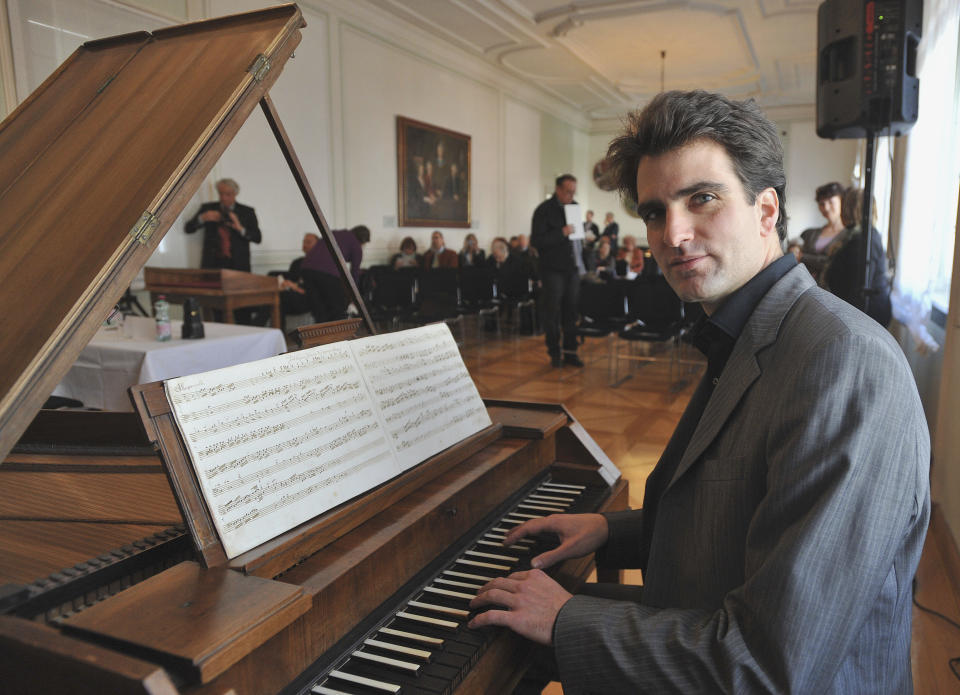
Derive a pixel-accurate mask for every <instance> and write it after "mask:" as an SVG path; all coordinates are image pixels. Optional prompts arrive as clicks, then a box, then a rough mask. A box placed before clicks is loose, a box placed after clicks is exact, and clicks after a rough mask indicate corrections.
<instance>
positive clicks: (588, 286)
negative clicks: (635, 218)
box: [577, 275, 703, 388]
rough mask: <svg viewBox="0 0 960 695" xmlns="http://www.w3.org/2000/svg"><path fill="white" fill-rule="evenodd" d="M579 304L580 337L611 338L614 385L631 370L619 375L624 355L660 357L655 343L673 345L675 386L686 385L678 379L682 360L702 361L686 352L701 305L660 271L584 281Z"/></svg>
mask: <svg viewBox="0 0 960 695" xmlns="http://www.w3.org/2000/svg"><path fill="white" fill-rule="evenodd" d="M579 308H580V322H579V324H578V327H577V333H578V335H579V336H580V339H581V341H583V340H585V339H586V338H607V340H608V371H609V372H610V374H611V379H612V383H613V384H614V385H620V384H621V383H623V381H625V380H626V379H629V378H631V376H632V373H628V375H627V376H626V377H624V378H623V379H621V378H620V360H622V359H627V360H633V361H643V362H652V361H657V360H660V359H662V357H661V356H659V355H657V354H653V353H651V350H650V349H649V348H650V346H653V345H656V344H666V345H667V346H668V347H669V357H668V359H669V360H670V379H671V383H672V384H674V387H675V388H682V386H683V384H684V382H683V381H681V380H678V379H675V377H674V373H675V370H676V369H677V368H678V367H680V366H681V365H683V364H690V363H692V362H695V363H697V364H699V361H692V360H687V359H685V358H684V357H683V347H684V344H685V342H686V341H685V340H684V338H685V336H686V334H687V332H688V330H689V328H690V326H692V325H693V323H695V322H696V321H697V319H698V318H699V317H700V316H701V315H702V313H703V310H702V309H701V308H700V305H699V304H687V303H684V302H682V301H681V300H680V298H679V297H678V296H677V294H676V293H675V292H674V291H673V289H672V288H671V287H670V285H668V284H667V281H666V279H665V278H664V277H663V276H662V275H656V276H648V277H639V278H637V279H635V280H623V279H617V280H610V281H607V282H602V283H587V282H585V283H583V284H582V285H581V287H580V306H579ZM614 337H616V338H619V340H614ZM638 344H644V345H645V346H646V349H644V350H643V351H641V350H638V349H636V346H637V345H638Z"/></svg>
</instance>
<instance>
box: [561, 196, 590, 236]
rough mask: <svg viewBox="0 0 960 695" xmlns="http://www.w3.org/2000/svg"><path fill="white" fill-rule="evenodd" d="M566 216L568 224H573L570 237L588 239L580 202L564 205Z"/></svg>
mask: <svg viewBox="0 0 960 695" xmlns="http://www.w3.org/2000/svg"><path fill="white" fill-rule="evenodd" d="M563 214H564V218H565V219H566V221H567V224H572V225H573V234H571V235H570V236H568V237H567V238H568V239H571V240H573V239H586V238H587V234H586V231H585V230H584V227H583V216H582V215H581V214H580V204H579V203H570V204H568V205H564V206H563Z"/></svg>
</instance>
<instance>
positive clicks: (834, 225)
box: [800, 181, 850, 287]
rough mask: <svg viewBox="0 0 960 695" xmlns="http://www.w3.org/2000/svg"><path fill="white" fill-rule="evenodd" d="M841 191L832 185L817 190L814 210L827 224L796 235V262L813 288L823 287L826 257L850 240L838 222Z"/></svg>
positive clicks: (838, 186)
mask: <svg viewBox="0 0 960 695" xmlns="http://www.w3.org/2000/svg"><path fill="white" fill-rule="evenodd" d="M843 191H844V188H843V186H841V185H840V184H839V183H837V182H836V181H832V182H830V183H826V184H824V185H822V186H820V187H819V188H818V189H817V193H816V197H817V207H819V208H820V214H821V215H823V216H824V218H826V220H827V223H826V224H825V225H823V226H822V227H811V228H810V229H806V230H804V231H803V233H802V234H801V235H800V239H801V241H802V246H801V247H800V262H801V263H803V264H804V265H805V266H807V270H809V271H810V274H811V275H813V278H814V279H815V280H816V281H817V284H818V285H820V286H821V287H822V286H824V278H823V271H824V268H826V266H827V261H829V260H830V257H831V256H832V255H833V254H835V253H836V252H837V251H839V250H840V249H841V248H842V247H843V245H844V244H845V243H846V242H847V239H849V238H850V231H849V230H848V229H847V228H846V226H845V225H844V224H843V220H841V219H840V208H841V199H842V197H843Z"/></svg>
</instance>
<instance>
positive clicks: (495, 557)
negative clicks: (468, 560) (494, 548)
mask: <svg viewBox="0 0 960 695" xmlns="http://www.w3.org/2000/svg"><path fill="white" fill-rule="evenodd" d="M464 555H469V556H470V557H483V558H486V559H487V560H502V561H503V562H519V561H520V558H518V557H513V556H512V555H497V554H496V553H484V552H481V551H479V550H468V551H467V552H465V553H464Z"/></svg>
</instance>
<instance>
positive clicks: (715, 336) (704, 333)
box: [691, 253, 797, 375]
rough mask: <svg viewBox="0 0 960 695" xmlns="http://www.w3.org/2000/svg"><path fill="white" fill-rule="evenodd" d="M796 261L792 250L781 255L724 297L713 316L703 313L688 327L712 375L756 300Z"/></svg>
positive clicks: (692, 340)
mask: <svg viewBox="0 0 960 695" xmlns="http://www.w3.org/2000/svg"><path fill="white" fill-rule="evenodd" d="M796 264H797V259H796V258H795V257H794V255H793V254H792V253H788V254H785V255H783V256H781V257H780V258H778V259H777V260H775V261H774V262H773V263H770V264H769V265H768V266H767V267H766V268H764V269H763V270H761V271H760V272H759V273H757V274H756V275H754V276H753V277H752V278H750V280H749V281H748V282H747V283H746V284H745V285H743V287H741V288H740V289H738V290H736V291H734V292H733V293H732V294H731V295H730V296H729V297H727V299H726V300H725V301H724V302H723V304H721V305H720V308H719V309H717V311H716V312H714V314H713V316H703V317H701V318H700V320H699V321H697V323H696V325H695V326H694V327H693V329H692V330H691V342H693V344H694V346H695V347H696V348H697V349H698V350H699V351H700V352H702V353H703V354H704V355H706V357H707V363H708V371H710V372H711V373H712V374H714V375H717V374H719V373H720V372H721V371H723V367H724V366H725V365H726V362H727V359H728V358H729V357H730V353H731V352H733V346H734V344H735V343H736V342H737V338H739V337H740V333H742V332H743V327H744V326H746V325H747V321H748V320H749V319H750V315H751V314H753V310H754V309H756V308H757V304H759V303H760V300H761V299H763V296H764V295H765V294H766V293H767V292H769V291H770V288H771V287H773V286H774V285H775V284H776V283H777V281H778V280H779V279H780V278H782V277H783V276H784V275H786V274H787V273H788V272H789V271H790V270H791V269H792V268H793V267H794V266H795V265H796Z"/></svg>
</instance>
